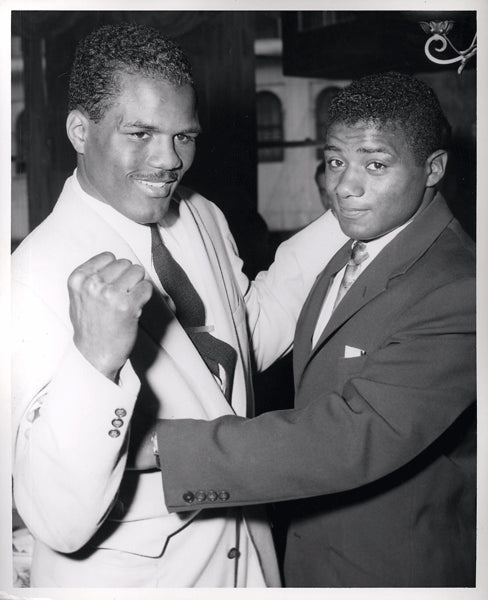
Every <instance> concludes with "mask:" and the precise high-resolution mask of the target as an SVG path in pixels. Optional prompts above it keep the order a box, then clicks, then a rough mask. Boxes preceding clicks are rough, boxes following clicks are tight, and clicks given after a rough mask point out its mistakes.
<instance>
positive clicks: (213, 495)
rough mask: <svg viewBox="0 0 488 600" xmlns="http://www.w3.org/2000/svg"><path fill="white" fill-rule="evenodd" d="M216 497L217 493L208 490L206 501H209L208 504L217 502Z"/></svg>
mask: <svg viewBox="0 0 488 600" xmlns="http://www.w3.org/2000/svg"><path fill="white" fill-rule="evenodd" d="M217 498H218V496H217V492H214V491H213V490H210V491H209V492H208V494H207V500H209V501H210V502H215V500H217Z"/></svg>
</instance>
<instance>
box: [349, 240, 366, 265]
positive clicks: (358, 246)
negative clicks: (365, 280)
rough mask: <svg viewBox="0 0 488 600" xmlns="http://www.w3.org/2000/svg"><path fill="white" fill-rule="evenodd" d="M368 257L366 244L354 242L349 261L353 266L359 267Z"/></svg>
mask: <svg viewBox="0 0 488 600" xmlns="http://www.w3.org/2000/svg"><path fill="white" fill-rule="evenodd" d="M368 256H369V255H368V251H367V249H366V244H365V243H364V242H354V244H353V246H352V250H351V261H352V262H353V263H354V264H355V265H360V264H361V263H362V262H363V261H364V260H366V259H367V258H368Z"/></svg>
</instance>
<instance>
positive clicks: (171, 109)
mask: <svg viewBox="0 0 488 600" xmlns="http://www.w3.org/2000/svg"><path fill="white" fill-rule="evenodd" d="M117 79H118V88H119V92H118V94H116V96H115V97H114V99H113V103H112V105H111V107H110V109H109V111H108V112H111V113H112V115H114V114H116V115H118V116H120V115H123V116H129V115H130V116H133V115H140V116H143V115H144V114H146V115H148V116H149V115H154V116H155V115H157V114H160V113H164V114H166V116H168V114H171V115H173V116H174V117H177V116H179V117H181V116H182V115H185V116H186V117H188V116H192V117H193V118H196V102H195V91H194V89H193V87H192V86H191V85H190V84H184V85H174V84H172V83H170V82H169V81H167V80H165V79H162V78H157V77H146V76H144V75H140V74H128V73H119V74H118V75H117Z"/></svg>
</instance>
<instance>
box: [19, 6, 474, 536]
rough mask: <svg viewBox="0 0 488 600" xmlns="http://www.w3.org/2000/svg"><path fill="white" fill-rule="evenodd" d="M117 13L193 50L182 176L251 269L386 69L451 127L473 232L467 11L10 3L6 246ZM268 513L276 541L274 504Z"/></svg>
mask: <svg viewBox="0 0 488 600" xmlns="http://www.w3.org/2000/svg"><path fill="white" fill-rule="evenodd" d="M120 21H132V22H140V23H146V24H150V25H152V26H154V27H157V28H159V29H160V30H161V31H162V32H163V33H165V34H166V35H168V36H169V37H171V38H173V39H175V41H177V43H179V44H180V45H181V46H182V47H183V48H184V49H185V50H186V52H187V53H188V55H189V57H190V59H191V62H192V64H193V69H194V77H195V80H196V86H197V89H198V95H199V115H200V121H201V124H202V127H203V134H202V135H201V136H200V137H199V140H198V149H197V155H196V159H195V162H194V164H193V166H192V168H191V169H190V171H189V172H188V173H187V174H186V175H185V180H184V183H185V184H186V185H188V186H190V187H193V188H194V189H196V190H197V191H198V192H200V193H201V194H203V195H205V196H206V197H208V198H209V199H210V200H213V201H214V202H216V203H217V204H218V205H219V206H220V207H221V208H222V210H223V211H224V213H225V214H226V216H227V218H228V220H229V223H230V227H231V230H232V232H233V233H234V235H235V237H236V240H237V243H238V246H239V249H240V253H241V255H242V256H243V258H244V260H245V263H246V271H247V274H248V275H250V276H254V275H255V274H256V272H257V271H259V270H261V269H263V268H266V267H267V266H268V265H269V264H270V262H271V261H272V258H273V254H274V251H275V249H276V246H277V244H278V243H279V242H280V241H281V240H283V239H286V238H287V237H289V236H290V235H291V234H292V233H294V232H296V231H297V230H299V229H301V228H302V227H304V226H305V225H307V224H308V223H309V222H311V221H312V220H314V219H315V218H317V217H318V216H319V215H320V214H321V213H322V212H323V206H322V204H321V202H320V196H319V191H318V188H317V184H316V182H315V178H314V175H315V171H316V167H317V164H318V162H319V161H320V159H321V147H322V144H323V124H324V121H325V119H326V115H327V109H328V106H329V103H330V101H331V99H332V98H333V96H334V94H335V93H336V92H337V90H338V89H340V88H341V87H343V86H345V85H347V84H348V83H349V82H350V81H351V79H352V78H356V77H359V76H362V75H366V74H368V73H374V72H380V71H386V70H399V71H403V72H407V73H411V74H414V75H415V76H417V77H418V78H419V79H422V80H424V81H426V82H427V83H428V84H429V85H430V86H431V87H432V88H433V89H434V90H435V92H436V93H437V95H438V97H439V100H440V102H441V104H442V106H443V109H444V111H445V113H446V115H447V117H448V119H449V121H450V122H451V125H452V128H453V134H454V136H453V137H454V140H453V142H454V143H453V146H452V148H451V156H450V160H449V165H448V173H447V176H446V177H445V179H444V181H443V184H442V191H443V193H444V195H445V197H446V199H447V201H448V203H449V205H450V206H451V209H452V211H453V212H454V214H455V215H456V216H457V218H458V219H459V220H460V221H461V223H462V225H463V226H464V228H465V229H466V231H467V232H468V233H469V234H470V235H471V236H472V237H473V238H475V233H476V86H477V83H476V56H475V52H473V56H471V57H470V58H469V60H467V61H466V63H465V64H464V65H463V68H462V72H461V73H459V72H458V69H459V67H460V66H461V62H448V63H445V62H444V61H445V60H446V59H450V58H456V57H458V56H459V51H464V50H465V49H468V48H469V47H470V45H471V44H472V41H473V37H474V35H475V33H476V12H474V11H455V12H452V11H451V12H447V11H440V12H426V11H394V12H389V11H367V12H358V11H303V12H301V11H285V12H279V11H160V12H155V11H141V12H133V11H117V12H110V11H13V12H12V46H11V48H12V63H11V64H12V86H11V90H12V96H11V98H12V113H11V114H12V146H11V147H12V157H11V164H12V229H11V231H12V240H11V242H12V249H14V248H15V247H16V246H17V245H18V244H19V243H20V241H21V240H22V239H23V238H24V237H25V236H26V235H27V234H28V233H29V231H31V230H32V229H33V228H34V227H35V226H36V225H37V224H38V223H40V222H41V221H42V220H43V219H44V218H45V217H46V216H47V214H48V213H49V212H50V211H51V209H52V207H53V205H54V203H55V202H56V199H57V197H58V194H59V192H60V190H61V188H62V185H63V183H64V180H65V179H66V178H67V177H68V176H69V175H70V174H71V173H72V171H73V169H74V167H75V165H76V157H75V153H74V150H73V149H72V147H71V145H70V143H69V142H68V139H67V137H66V133H65V120H66V115H67V108H66V104H67V86H68V75H69V70H70V65H71V62H72V59H73V55H74V49H75V46H76V44H77V42H78V41H79V40H80V39H81V38H83V37H84V36H85V35H86V34H87V33H88V32H89V31H91V30H92V29H94V28H96V27H98V26H100V25H103V24H106V23H116V22H120ZM435 32H438V33H439V32H441V33H442V32H447V35H448V38H449V42H448V43H446V45H447V48H446V50H445V52H439V53H438V55H437V56H438V57H439V62H433V61H432V60H430V59H429V58H428V56H427V55H426V52H425V51H424V47H425V45H426V42H427V40H428V39H429V37H430V36H432V34H433V33H435ZM436 44H437V46H439V45H440V42H439V41H438V42H436ZM430 51H431V52H432V53H434V49H433V48H432V46H430ZM468 54H469V53H466V56H467V55H468ZM256 396H257V401H258V407H259V411H260V412H262V411H264V410H269V409H276V408H287V407H288V406H291V404H292V401H293V383H292V374H291V360H290V358H289V357H285V358H284V359H283V360H281V361H280V362H279V363H278V364H277V365H275V366H273V367H272V368H270V369H269V370H268V371H267V372H266V373H264V374H261V375H259V376H256ZM275 520H276V523H277V527H276V528H275V531H276V532H277V539H278V542H280V531H281V528H280V514H279V511H278V512H277V513H276V515H275ZM14 528H15V522H14Z"/></svg>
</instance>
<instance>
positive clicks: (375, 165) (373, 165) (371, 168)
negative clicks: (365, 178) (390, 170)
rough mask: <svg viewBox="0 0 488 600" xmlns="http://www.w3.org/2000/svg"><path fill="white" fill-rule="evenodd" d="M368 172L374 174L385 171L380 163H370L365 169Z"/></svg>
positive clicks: (384, 167) (384, 166)
mask: <svg viewBox="0 0 488 600" xmlns="http://www.w3.org/2000/svg"><path fill="white" fill-rule="evenodd" d="M366 168H367V169H368V171H373V172H374V173H379V172H380V171H384V170H385V169H386V165H384V164H383V163H380V162H376V161H374V162H372V163H369V165H368V166H367V167H366Z"/></svg>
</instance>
